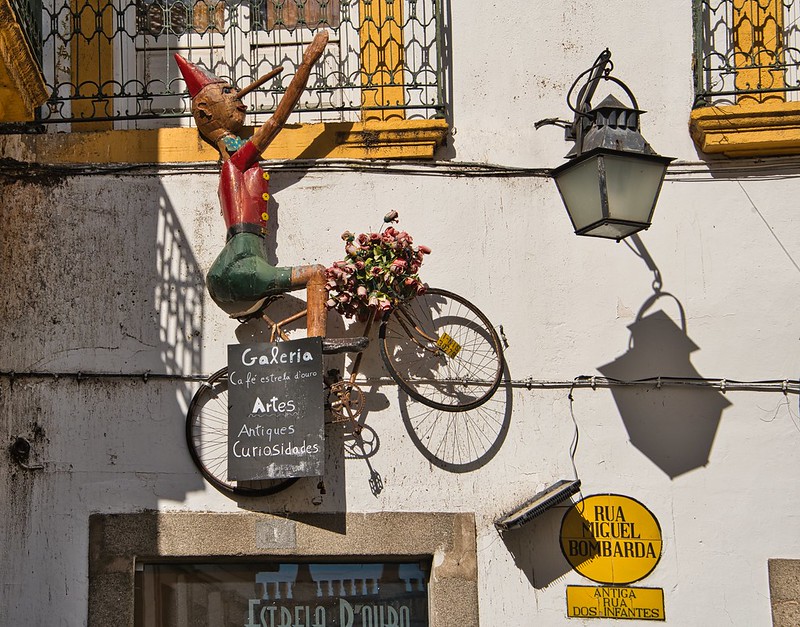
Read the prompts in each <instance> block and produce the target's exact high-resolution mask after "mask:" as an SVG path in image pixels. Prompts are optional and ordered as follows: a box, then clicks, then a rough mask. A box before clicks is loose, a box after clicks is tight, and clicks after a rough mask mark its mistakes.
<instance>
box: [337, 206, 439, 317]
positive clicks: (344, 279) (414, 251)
mask: <svg viewBox="0 0 800 627" xmlns="http://www.w3.org/2000/svg"><path fill="white" fill-rule="evenodd" d="M383 221H384V228H383V229H382V230H381V231H380V232H379V233H361V234H360V235H358V236H356V235H354V234H353V233H351V232H350V231H345V232H344V233H342V239H343V240H344V241H345V246H344V250H345V253H346V256H345V258H344V260H343V261H336V262H334V264H333V265H332V266H331V267H330V268H327V269H326V271H325V275H326V279H327V288H328V302H327V305H328V308H329V309H335V310H336V311H338V312H339V313H340V314H341V315H343V316H345V317H348V318H358V319H359V320H362V321H363V320H367V319H368V318H369V317H370V316H371V315H372V314H373V313H374V312H376V311H379V312H386V311H389V310H391V309H392V308H393V307H396V306H397V305H398V304H400V303H404V302H407V301H409V300H411V299H412V298H414V297H415V296H416V295H417V294H422V293H424V292H425V288H426V285H425V284H424V283H422V281H420V278H419V275H418V274H417V273H418V272H419V267H420V265H422V259H423V257H424V255H427V254H429V253H430V252H431V249H430V248H428V247H427V246H418V247H416V248H414V245H413V244H414V241H413V240H412V239H411V236H410V235H409V234H408V233H406V232H405V231H398V230H397V229H395V228H394V227H393V226H390V225H391V223H393V222H397V212H396V211H390V212H389V213H388V214H386V216H384V218H383Z"/></svg>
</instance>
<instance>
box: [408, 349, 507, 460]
mask: <svg viewBox="0 0 800 627" xmlns="http://www.w3.org/2000/svg"><path fill="white" fill-rule="evenodd" d="M399 396H400V414H401V416H402V417H403V424H404V425H405V427H406V431H408V435H409V437H410V438H411V441H412V442H413V443H414V446H416V447H417V450H419V452H420V453H422V455H423V456H424V457H425V459H427V460H428V461H429V462H430V463H431V464H433V465H434V466H437V467H438V468H441V469H442V470H446V471H448V472H453V473H462V472H472V471H473V470H477V469H478V468H481V467H483V466H485V465H486V464H488V463H489V462H490V461H491V460H492V458H494V456H495V455H497V452H498V451H499V450H500V448H501V447H502V446H503V442H505V439H506V436H507V435H508V430H509V427H510V426H511V413H512V408H513V395H512V387H511V377H510V375H509V372H508V366H507V365H505V364H504V366H503V380H502V382H501V383H500V387H499V388H498V389H497V391H496V392H495V393H494V395H493V396H492V397H491V398H489V400H487V401H486V402H485V403H484V404H483V405H480V406H478V407H476V408H475V409H469V410H467V411H443V410H441V409H433V408H431V407H428V406H427V405H423V404H422V403H420V402H417V401H415V400H412V399H411V398H409V396H408V395H407V394H406V393H405V392H403V391H402V390H399Z"/></svg>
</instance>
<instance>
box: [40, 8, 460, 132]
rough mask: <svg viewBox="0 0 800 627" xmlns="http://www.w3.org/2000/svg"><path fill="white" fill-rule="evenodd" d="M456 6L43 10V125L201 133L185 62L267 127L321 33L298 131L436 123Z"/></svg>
mask: <svg viewBox="0 0 800 627" xmlns="http://www.w3.org/2000/svg"><path fill="white" fill-rule="evenodd" d="M445 1H446V0H44V7H43V16H44V19H43V24H44V28H43V35H42V41H43V64H44V72H45V79H46V82H47V85H48V89H49V90H50V91H51V94H52V96H51V98H50V99H49V101H48V102H47V104H46V105H45V106H43V107H42V108H41V111H40V114H39V118H40V119H39V120H38V122H39V123H42V122H44V123H47V124H55V125H56V128H57V129H58V130H70V129H71V130H78V131H80V130H110V129H134V128H162V127H165V126H185V125H189V124H190V120H191V113H190V102H189V99H188V95H187V94H186V90H185V85H184V83H183V80H182V78H181V75H180V73H179V72H178V69H177V66H176V65H175V61H174V59H173V54H174V53H175V52H179V53H180V54H182V55H183V56H184V57H186V58H187V59H189V60H190V61H192V62H194V63H197V64H198V65H201V66H203V67H205V68H207V69H209V70H210V71H212V72H214V73H215V74H216V75H217V76H219V77H221V78H224V79H226V80H230V81H231V82H232V83H233V84H234V85H237V86H239V87H243V86H245V85H247V84H249V83H251V82H252V81H254V80H255V79H256V78H258V77H259V76H262V75H264V74H266V73H267V72H269V71H270V70H272V69H273V68H274V67H276V66H278V65H281V66H283V68H284V71H283V73H282V74H280V75H279V76H277V77H276V78H274V79H272V80H271V81H270V82H268V83H267V84H265V85H263V86H262V87H261V88H260V89H258V90H256V91H254V92H252V93H251V94H249V95H248V96H246V99H247V101H246V104H247V105H248V107H249V109H250V110H251V111H253V112H255V114H256V115H255V116H251V117H250V118H249V119H248V120H249V123H252V124H259V123H261V122H263V121H265V120H266V118H267V117H268V116H269V115H270V114H271V112H272V111H273V110H274V108H275V106H276V105H277V102H278V100H279V99H280V96H281V94H282V93H283V91H284V90H285V88H286V86H287V85H288V84H289V81H290V80H291V77H292V75H293V74H294V71H295V68H296V66H297V65H298V64H299V62H300V59H301V58H302V53H303V49H304V48H305V46H306V45H307V44H308V43H309V42H310V41H311V39H312V38H313V36H314V33H315V32H317V31H318V30H320V29H327V30H328V31H329V34H330V43H329V45H328V47H327V49H326V51H325V54H324V56H323V58H322V59H321V60H320V62H319V63H318V65H317V67H316V68H315V69H314V72H313V73H312V76H311V79H310V80H309V83H308V89H307V90H306V92H305V94H304V96H303V100H302V101H301V103H300V106H299V107H298V112H297V113H296V114H295V115H294V118H293V121H294V122H327V121H347V122H351V121H367V120H391V119H431V118H436V117H441V116H442V115H443V112H444V109H445V102H444V97H443V94H444V89H443V78H442V77H443V68H442V4H443V3H444V2H445Z"/></svg>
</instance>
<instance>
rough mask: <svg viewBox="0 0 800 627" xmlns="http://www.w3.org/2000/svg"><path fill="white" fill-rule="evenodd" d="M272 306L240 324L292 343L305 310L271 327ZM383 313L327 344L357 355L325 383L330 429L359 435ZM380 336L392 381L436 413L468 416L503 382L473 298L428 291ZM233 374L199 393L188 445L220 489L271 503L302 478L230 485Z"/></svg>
mask: <svg viewBox="0 0 800 627" xmlns="http://www.w3.org/2000/svg"><path fill="white" fill-rule="evenodd" d="M281 298H282V296H277V297H274V298H270V299H269V300H267V301H266V302H265V303H264V305H263V306H262V307H261V308H260V309H259V310H258V311H256V312H255V313H253V314H251V315H248V316H247V317H246V318H239V320H240V322H245V321H248V320H252V319H256V320H261V321H263V322H265V323H266V325H267V328H268V329H269V341H270V342H274V341H280V340H288V339H289V335H288V333H287V331H286V328H287V326H289V325H291V324H292V323H295V322H297V321H299V320H301V319H302V318H303V317H304V316H305V315H306V310H305V309H301V310H299V311H296V312H293V313H291V314H290V315H289V316H286V317H284V318H282V319H280V320H277V321H276V320H273V319H272V317H270V316H269V315H268V314H267V309H268V308H269V307H270V306H273V305H274V303H275V302H276V301H278V300H280V299H281ZM379 316H380V314H379V313H378V311H377V309H376V310H374V311H372V312H371V314H370V315H369V317H368V318H367V320H366V322H365V323H364V324H365V326H364V331H363V335H362V336H360V337H357V338H323V353H324V354H332V353H342V352H348V353H356V356H355V358H354V360H353V363H352V366H351V372H350V374H349V376H347V377H346V378H343V377H341V376H340V375H339V374H338V371H329V373H328V375H327V376H326V378H325V383H324V385H325V387H326V389H327V391H328V402H327V403H326V407H325V409H326V410H327V411H328V412H329V413H330V415H331V420H330V422H331V423H350V424H351V425H352V426H353V431H354V432H355V433H356V434H357V433H358V432H359V430H360V425H359V423H358V418H359V417H360V416H361V414H362V413H363V411H364V407H365V395H364V392H363V391H362V390H361V388H360V387H359V385H358V384H357V383H356V380H357V377H358V374H359V369H360V365H361V360H362V356H363V351H364V349H366V348H367V344H368V340H367V338H368V337H369V334H370V331H371V329H372V326H373V324H374V323H375V322H376V321H377V319H378V317H379ZM380 317H381V320H380V329H379V333H378V339H379V346H380V354H381V358H382V361H383V364H384V366H385V368H386V370H387V371H388V373H389V375H390V376H391V378H392V379H393V380H394V381H395V382H396V383H397V385H398V386H399V387H400V389H401V390H403V391H404V392H405V393H406V394H407V395H408V396H409V397H410V398H412V399H414V400H416V401H418V402H420V403H423V404H424V405H426V406H428V407H431V408H433V409H439V410H444V411H448V412H463V411H467V410H470V409H474V408H476V407H479V406H480V405H482V404H483V403H485V402H486V401H487V400H488V399H489V398H491V396H492V395H493V394H494V393H495V391H496V390H497V388H498V387H499V386H500V382H501V379H502V376H503V369H504V358H503V349H502V345H501V342H500V339H499V337H498V334H497V332H496V331H495V330H494V327H493V326H492V324H491V322H490V321H489V319H488V318H487V317H486V316H485V315H484V314H483V313H482V312H481V311H480V310H479V309H478V308H477V307H476V306H475V305H473V304H472V303H470V302H469V301H468V300H467V299H465V298H463V297H461V296H459V295H457V294H454V293H452V292H449V291H446V290H442V289H435V288H428V289H427V291H425V292H424V293H423V294H420V295H418V296H416V297H414V298H413V299H411V300H410V301H407V302H404V303H400V304H398V305H397V306H395V307H394V308H392V309H390V310H389V311H387V312H386V313H385V314H383V315H382V316H380ZM227 374H228V369H227V368H222V369H220V370H218V371H217V372H215V373H214V374H212V375H211V376H210V377H209V378H208V379H207V380H206V381H205V382H204V383H203V385H202V386H201V388H200V389H199V390H198V391H197V392H196V393H195V395H194V397H193V398H192V401H191V403H190V405H189V409H188V412H187V418H186V439H187V445H188V447H189V452H190V454H191V457H192V460H193V461H194V463H195V465H196V466H197V468H198V469H199V470H200V473H201V474H202V475H203V477H204V478H205V479H206V481H208V482H209V483H210V484H211V485H213V486H214V487H215V488H217V489H218V490H220V491H221V492H223V493H225V494H228V495H237V496H266V495H270V494H274V493H276V492H279V491H281V490H284V489H286V488H288V487H289V486H290V485H292V484H293V483H295V482H296V481H297V478H285V479H268V480H259V481H249V482H242V481H239V482H237V481H232V480H228V478H227V437H228V402H227V394H228V379H227Z"/></svg>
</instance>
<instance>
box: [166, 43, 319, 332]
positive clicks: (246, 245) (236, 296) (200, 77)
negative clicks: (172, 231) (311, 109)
mask: <svg viewBox="0 0 800 627" xmlns="http://www.w3.org/2000/svg"><path fill="white" fill-rule="evenodd" d="M327 42H328V33H327V32H325V31H323V32H320V33H319V34H317V36H316V37H314V40H313V41H312V42H311V44H310V45H309V46H308V48H307V49H306V51H305V53H304V55H303V60H302V63H301V64H300V66H299V67H298V68H297V73H296V74H295V75H294V78H292V81H291V83H290V84H289V86H288V88H287V89H286V92H285V93H284V95H283V97H282V98H281V101H280V102H279V103H278V107H277V108H276V110H275V113H274V114H273V115H272V117H271V118H270V119H269V120H267V121H266V122H265V123H264V124H263V125H262V126H261V127H260V128H258V129H256V130H255V132H254V133H253V135H252V137H250V138H249V139H247V140H244V139H242V138H241V137H240V133H241V132H242V129H243V127H244V121H245V114H246V107H245V105H244V103H243V102H242V96H243V95H245V94H246V93H249V92H250V91H252V90H253V89H255V87H257V86H258V85H260V84H262V83H263V82H265V81H266V80H268V79H269V78H271V77H272V76H274V75H275V74H277V73H278V72H280V70H281V69H282V68H277V69H276V70H273V71H272V72H270V73H269V74H268V75H267V76H265V77H262V78H261V79H259V80H258V81H256V82H255V83H253V84H252V85H248V86H247V87H245V88H244V89H242V90H241V91H239V90H237V89H236V88H234V87H233V86H232V85H230V84H229V83H227V82H226V81H224V80H223V79H221V78H219V77H217V76H215V75H214V74H211V73H210V72H207V71H206V70H204V69H202V68H200V67H198V66H196V65H194V64H193V63H190V62H189V61H187V60H186V59H184V58H183V57H182V56H180V55H179V54H175V59H176V61H177V62H178V68H179V69H180V71H181V74H182V75H183V78H184V80H185V81H186V86H187V88H188V90H189V95H190V96H191V98H192V115H193V116H194V119H195V121H196V122H197V129H198V131H199V132H200V134H201V135H202V136H203V137H204V138H205V139H207V140H208V141H209V142H210V143H211V144H213V145H214V146H216V148H217V149H218V150H219V152H220V155H221V157H222V160H223V164H222V171H221V173H220V181H219V202H220V205H221V207H222V215H223V217H224V219H225V226H226V227H227V229H228V231H227V239H226V243H225V247H224V248H223V249H222V252H221V253H220V254H219V256H218V257H217V259H216V261H214V263H213V265H212V266H211V269H210V270H209V271H208V275H207V277H206V284H207V286H208V291H209V293H210V294H211V298H213V299H214V302H215V303H217V305H219V306H220V307H221V308H222V309H223V310H224V311H225V312H227V313H228V314H230V315H231V317H237V318H238V317H244V316H247V315H249V314H252V313H255V312H256V311H258V310H259V308H260V307H261V306H262V304H263V303H264V302H265V300H266V299H267V298H269V297H270V296H275V295H278V294H282V293H284V292H287V291H290V290H295V289H300V288H302V287H305V288H306V291H307V297H306V300H307V307H308V319H307V326H308V335H309V336H324V335H325V327H326V320H327V310H326V307H325V301H326V300H327V291H326V288H325V267H324V266H322V265H307V266H292V267H275V266H272V265H271V264H270V263H269V262H268V261H267V259H266V255H265V254H264V250H263V238H264V236H265V234H266V232H267V220H268V217H269V216H268V214H267V201H268V200H269V174H267V173H266V172H264V170H263V169H262V168H261V165H260V164H259V159H260V157H261V153H262V152H263V151H264V150H266V148H267V147H268V146H269V145H270V144H271V143H272V141H273V140H274V139H275V137H276V136H277V134H278V132H279V131H280V130H281V129H282V128H283V126H284V124H286V120H287V119H288V117H289V114H290V113H291V112H292V110H293V109H294V107H295V105H296V104H297V101H298V100H299V99H300V96H301V95H302V93H303V90H304V89H305V86H306V83H307V82H308V77H309V75H310V73H311V68H312V67H313V65H314V64H315V63H316V62H317V60H318V59H319V57H320V56H321V55H322V53H323V51H324V50H325V46H326V44H327Z"/></svg>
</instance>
